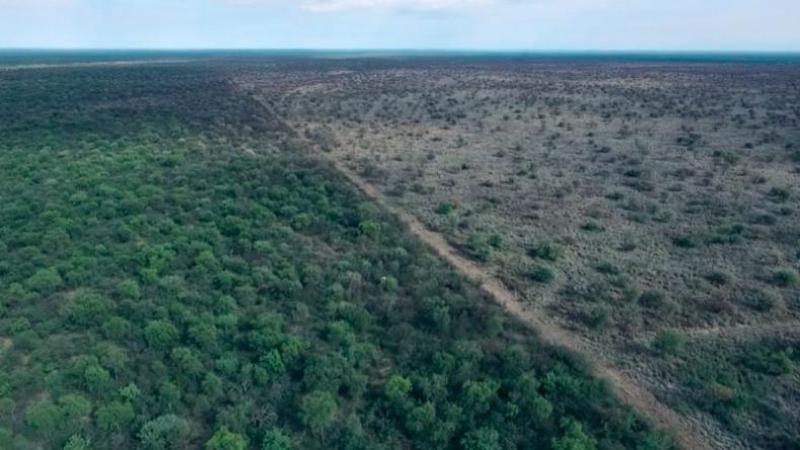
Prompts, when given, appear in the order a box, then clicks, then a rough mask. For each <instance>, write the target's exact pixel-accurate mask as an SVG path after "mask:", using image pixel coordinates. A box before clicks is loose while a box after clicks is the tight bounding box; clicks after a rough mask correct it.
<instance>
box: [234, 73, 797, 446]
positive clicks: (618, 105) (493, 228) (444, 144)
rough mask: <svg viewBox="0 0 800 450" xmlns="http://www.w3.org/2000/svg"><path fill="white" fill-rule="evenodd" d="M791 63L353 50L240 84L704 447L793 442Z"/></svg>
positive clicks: (248, 76) (245, 77)
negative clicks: (661, 406) (398, 54)
mask: <svg viewBox="0 0 800 450" xmlns="http://www.w3.org/2000/svg"><path fill="white" fill-rule="evenodd" d="M798 74H800V69H798V68H797V67H796V66H782V65H735V64H718V65H708V64H689V65H680V64H633V63H627V64H612V63H608V62H606V63H587V62H563V61H562V62H558V63H556V62H551V63H547V62H542V61H524V60H523V61H511V60H504V61H497V60H493V61H484V60H479V59H467V60H458V61H456V60H414V61H390V60H377V61H376V60H352V61H326V62H322V61H305V62H300V61H297V62H295V64H294V65H288V67H287V66H284V67H281V68H274V67H270V68H264V67H256V66H253V67H249V68H242V70H241V71H240V72H239V73H238V74H237V75H236V77H235V80H236V82H237V83H238V84H239V85H241V86H243V87H244V89H245V90H247V91H248V92H249V93H251V94H253V95H256V96H257V97H258V98H259V99H260V100H261V101H262V102H264V103H265V104H267V105H268V106H269V107H270V108H271V109H273V110H275V111H277V112H278V113H279V114H280V115H281V116H283V117H284V118H285V119H286V120H288V121H289V122H290V123H291V124H292V125H293V127H295V128H296V129H299V130H301V133H303V134H304V135H305V137H306V138H307V139H310V140H312V141H314V142H315V143H316V144H317V145H318V148H319V149H320V150H321V151H323V152H325V154H326V156H327V157H329V158H333V159H334V160H335V161H337V163H338V164H339V165H341V166H342V167H344V168H346V170H347V171H349V172H350V173H351V174H356V176H357V178H358V180H362V181H366V182H368V183H369V186H370V187H374V188H375V189H378V190H379V191H380V192H381V195H382V196H385V197H388V198H390V199H391V200H390V201H391V203H392V204H394V205H395V206H396V207H399V208H401V209H402V210H404V211H408V212H409V213H411V214H412V215H413V216H414V217H415V218H416V219H417V220H419V221H421V222H422V223H424V224H425V225H426V226H427V227H428V228H429V229H430V230H432V231H435V232H437V233H440V234H441V235H442V236H444V237H445V238H446V239H447V240H448V243H449V245H451V246H453V247H455V248H457V249H459V250H460V252H461V255H462V256H464V257H469V258H471V259H472V260H473V261H474V262H476V263H478V264H480V265H481V267H482V268H483V270H485V271H486V273H487V274H489V275H490V276H492V277H496V278H498V279H501V280H502V282H503V284H504V285H505V286H504V289H508V290H510V291H513V292H515V294H516V296H515V298H517V299H521V302H522V303H523V305H524V306H525V307H526V308H528V310H529V311H532V312H531V314H535V315H537V316H543V317H546V318H547V319H546V320H547V321H549V322H553V323H554V324H557V325H558V326H560V327H563V328H566V329H568V330H570V332H571V336H573V337H574V338H576V339H580V340H581V341H582V342H583V344H582V345H584V346H586V347H587V348H591V349H592V350H593V351H596V352H597V358H598V360H600V361H601V362H602V364H604V365H607V366H609V367H613V368H615V370H619V371H621V372H624V373H625V374H626V377H629V378H631V379H633V380H635V381H636V382H637V383H638V385H640V386H642V387H645V388H647V389H648V390H649V391H650V392H652V393H653V394H655V395H656V396H658V397H659V398H660V399H662V401H664V402H666V403H667V404H669V405H671V406H672V407H673V408H674V409H676V410H678V411H679V412H681V413H682V414H684V415H685V416H686V417H687V418H689V420H691V421H693V422H695V423H699V424H701V426H703V427H705V429H706V430H707V433H709V434H710V435H711V436H713V439H714V440H716V442H717V444H716V445H717V446H718V447H720V448H732V447H734V446H760V447H764V448H793V446H796V445H798V435H797V430H795V429H794V425H793V424H796V423H797V422H798V410H799V409H800V408H798V406H800V405H798V404H797V398H796V395H793V394H791V393H792V392H797V391H798V387H800V381H799V380H798V376H797V374H796V373H795V371H794V370H793V367H794V364H795V363H796V362H797V358H798V356H799V355H798V350H797V348H798V340H797V337H798V336H797V335H798V332H797V330H798V326H797V325H798V322H797V318H798V308H799V307H800V290H798V282H799V281H798V274H797V269H798V256H800V255H798V250H797V248H798V243H800V242H799V240H798V236H800V224H799V223H798V220H797V206H798V200H797V199H798V194H799V193H798V192H796V190H797V186H798V172H800V171H799V170H798V164H800V149H798V145H800V132H798V130H799V129H800V127H798V123H799V121H800V109H799V108H798V106H797V105H798V104H800V85H799V84H798V81H797V80H798ZM737 442H738V443H737Z"/></svg>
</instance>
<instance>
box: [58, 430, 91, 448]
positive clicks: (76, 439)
mask: <svg viewBox="0 0 800 450" xmlns="http://www.w3.org/2000/svg"><path fill="white" fill-rule="evenodd" d="M91 449H92V441H91V440H89V439H87V438H85V437H83V436H79V435H77V434H76V435H74V436H72V437H70V438H69V439H67V443H66V444H64V449H63V450H91Z"/></svg>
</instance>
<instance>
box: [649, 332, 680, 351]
mask: <svg viewBox="0 0 800 450" xmlns="http://www.w3.org/2000/svg"><path fill="white" fill-rule="evenodd" d="M685 346H686V336H684V335H683V334H682V333H681V332H679V331H676V330H662V331H659V332H658V334H656V337H655V338H654V339H653V343H652V347H653V349H655V350H656V351H657V352H659V353H661V354H662V355H668V356H678V355H680V354H681V353H683V350H684V347H685Z"/></svg>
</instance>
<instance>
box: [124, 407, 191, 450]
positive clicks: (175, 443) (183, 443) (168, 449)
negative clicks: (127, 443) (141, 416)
mask: <svg viewBox="0 0 800 450" xmlns="http://www.w3.org/2000/svg"><path fill="white" fill-rule="evenodd" d="M192 432H193V430H192V424H191V423H190V422H189V421H187V420H185V419H182V418H180V417H178V416H176V415H174V414H167V415H163V416H159V417H157V418H155V419H153V420H151V421H149V422H147V423H145V424H144V426H142V429H141V430H139V434H138V437H139V447H138V450H178V449H181V448H187V447H188V446H189V440H190V439H191V437H192Z"/></svg>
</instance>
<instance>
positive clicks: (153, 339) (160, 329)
mask: <svg viewBox="0 0 800 450" xmlns="http://www.w3.org/2000/svg"><path fill="white" fill-rule="evenodd" d="M144 338H145V340H146V341H147V344H148V345H149V346H150V347H153V348H155V349H158V350H166V349H168V348H170V347H171V346H172V344H174V343H175V341H176V340H177V339H178V329H177V328H175V325H173V324H172V323H170V322H168V321H166V320H154V321H151V322H149V323H148V324H147V326H146V327H145V329H144Z"/></svg>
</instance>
